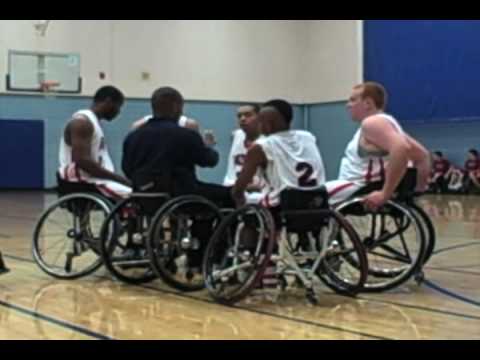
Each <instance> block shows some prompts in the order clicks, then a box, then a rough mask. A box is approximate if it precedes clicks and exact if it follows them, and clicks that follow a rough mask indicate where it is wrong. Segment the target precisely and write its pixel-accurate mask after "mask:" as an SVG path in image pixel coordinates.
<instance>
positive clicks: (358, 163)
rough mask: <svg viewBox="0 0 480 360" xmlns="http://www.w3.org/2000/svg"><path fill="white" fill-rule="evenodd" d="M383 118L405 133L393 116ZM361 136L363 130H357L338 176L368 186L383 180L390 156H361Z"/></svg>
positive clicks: (383, 115)
mask: <svg viewBox="0 0 480 360" xmlns="http://www.w3.org/2000/svg"><path fill="white" fill-rule="evenodd" d="M381 116H382V117H383V118H384V119H385V120H386V121H389V122H390V123H391V124H393V126H394V127H395V128H396V129H397V130H398V131H399V132H400V133H401V134H403V133H404V132H403V130H402V127H401V126H400V124H398V122H397V121H396V120H395V119H394V118H393V117H392V116H390V115H387V114H381ZM361 135H362V130H361V128H360V129H358V130H357V132H356V133H355V135H354V136H353V139H352V140H351V141H350V143H349V144H348V146H347V149H346V150H345V155H344V157H343V159H342V162H341V164H340V173H339V175H338V179H339V180H348V181H352V182H358V183H362V184H363V183H364V184H367V183H370V182H374V181H379V180H381V179H382V176H383V174H384V169H385V166H386V162H387V161H388V155H387V156H378V155H377V156H375V155H369V154H365V155H363V154H362V155H361V149H360V138H361Z"/></svg>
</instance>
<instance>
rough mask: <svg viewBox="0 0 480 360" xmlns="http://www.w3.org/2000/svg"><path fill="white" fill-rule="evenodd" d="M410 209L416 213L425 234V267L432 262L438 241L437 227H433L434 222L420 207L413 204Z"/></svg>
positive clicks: (409, 206) (410, 204) (409, 205)
mask: <svg viewBox="0 0 480 360" xmlns="http://www.w3.org/2000/svg"><path fill="white" fill-rule="evenodd" d="M408 208H409V209H410V210H411V211H412V212H413V213H414V215H415V216H416V217H417V218H418V220H420V224H421V225H422V227H423V231H424V233H425V239H426V245H425V255H424V259H423V265H425V264H426V263H427V262H428V260H430V258H431V257H432V254H433V251H434V250H435V243H436V241H437V236H436V233H435V227H434V226H433V223H432V220H431V219H430V217H429V216H428V214H427V213H426V212H425V210H423V209H422V208H421V207H420V206H418V205H417V204H415V203H413V202H412V203H409V204H408Z"/></svg>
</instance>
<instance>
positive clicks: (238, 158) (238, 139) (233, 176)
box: [223, 129, 262, 187]
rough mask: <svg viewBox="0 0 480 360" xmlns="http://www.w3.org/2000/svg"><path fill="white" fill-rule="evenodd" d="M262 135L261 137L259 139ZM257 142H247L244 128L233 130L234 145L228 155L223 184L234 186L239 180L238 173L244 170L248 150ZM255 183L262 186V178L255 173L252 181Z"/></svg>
mask: <svg viewBox="0 0 480 360" xmlns="http://www.w3.org/2000/svg"><path fill="white" fill-rule="evenodd" d="M261 137H262V136H260V137H259V139H260V138H261ZM254 144H255V142H253V143H247V138H246V135H245V132H244V131H243V130H242V129H237V130H235V131H234V132H233V141H232V147H231V148H230V154H229V155H228V164H227V173H226V174H225V178H224V180H223V185H225V186H233V185H234V184H235V182H236V181H237V178H238V175H239V174H240V172H241V171H242V168H243V164H244V162H245V158H246V156H247V152H248V150H249V149H250V148H251V147H252V146H253V145H254ZM252 184H253V185H256V186H259V187H262V180H261V178H260V177H259V176H258V175H255V177H254V178H253V181H252Z"/></svg>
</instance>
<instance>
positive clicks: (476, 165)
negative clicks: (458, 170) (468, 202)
mask: <svg viewBox="0 0 480 360" xmlns="http://www.w3.org/2000/svg"><path fill="white" fill-rule="evenodd" d="M479 169H480V157H479V155H478V151H477V150H475V149H470V150H468V155H467V160H466V161H465V173H464V177H463V187H464V189H465V192H469V191H470V190H472V189H474V188H475V184H474V182H473V179H476V173H477V172H478V170H479Z"/></svg>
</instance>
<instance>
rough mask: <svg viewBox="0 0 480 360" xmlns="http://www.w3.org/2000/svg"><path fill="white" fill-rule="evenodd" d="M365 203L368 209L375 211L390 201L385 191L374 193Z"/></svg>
mask: <svg viewBox="0 0 480 360" xmlns="http://www.w3.org/2000/svg"><path fill="white" fill-rule="evenodd" d="M363 201H364V204H365V206H366V207H367V208H368V209H370V210H372V211H375V210H377V209H378V208H380V207H382V206H383V205H384V204H385V203H386V202H387V201H388V197H387V196H385V194H384V193H383V191H374V192H372V193H371V194H370V195H367V196H366V197H365V199H364V200H363Z"/></svg>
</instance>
